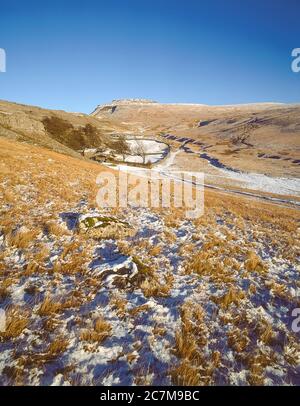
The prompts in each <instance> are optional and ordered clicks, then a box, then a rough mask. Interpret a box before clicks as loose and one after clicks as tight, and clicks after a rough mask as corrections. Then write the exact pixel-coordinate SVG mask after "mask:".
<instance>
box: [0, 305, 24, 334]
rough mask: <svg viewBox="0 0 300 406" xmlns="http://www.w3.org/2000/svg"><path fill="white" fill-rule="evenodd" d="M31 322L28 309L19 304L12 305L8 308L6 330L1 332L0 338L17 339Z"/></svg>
mask: <svg viewBox="0 0 300 406" xmlns="http://www.w3.org/2000/svg"><path fill="white" fill-rule="evenodd" d="M28 324H29V314H28V311H26V310H24V309H21V308H19V307H17V306H11V307H9V308H8V309H7V310H6V326H5V331H4V332H0V338H1V339H4V340H11V339H15V338H17V337H19V336H20V334H22V332H23V331H24V329H25V328H26V327H27V326H28Z"/></svg>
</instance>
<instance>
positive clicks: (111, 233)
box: [78, 214, 135, 238]
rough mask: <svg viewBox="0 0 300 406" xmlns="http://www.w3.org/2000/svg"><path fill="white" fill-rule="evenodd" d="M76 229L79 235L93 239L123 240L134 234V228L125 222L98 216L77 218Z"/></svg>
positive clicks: (86, 215)
mask: <svg viewBox="0 0 300 406" xmlns="http://www.w3.org/2000/svg"><path fill="white" fill-rule="evenodd" d="M78 227H79V231H80V232H81V233H86V234H88V236H90V237H93V238H123V237H126V236H133V235H134V234H135V230H134V228H133V227H131V226H130V224H129V223H127V222H126V221H122V220H120V219H118V218H116V217H112V216H105V215H100V214H83V215H81V216H79V219H78Z"/></svg>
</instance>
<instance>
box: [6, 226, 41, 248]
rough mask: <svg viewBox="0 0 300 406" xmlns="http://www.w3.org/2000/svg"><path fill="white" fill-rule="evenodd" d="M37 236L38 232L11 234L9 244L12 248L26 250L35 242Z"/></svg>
mask: <svg viewBox="0 0 300 406" xmlns="http://www.w3.org/2000/svg"><path fill="white" fill-rule="evenodd" d="M37 235H38V231H37V230H28V231H15V232H11V233H10V234H9V235H8V236H7V243H8V244H9V245H11V246H14V247H17V248H21V249H24V248H27V247H28V246H29V245H30V244H32V243H33V242H34V239H35V238H36V237H37Z"/></svg>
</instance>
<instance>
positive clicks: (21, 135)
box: [0, 101, 126, 156]
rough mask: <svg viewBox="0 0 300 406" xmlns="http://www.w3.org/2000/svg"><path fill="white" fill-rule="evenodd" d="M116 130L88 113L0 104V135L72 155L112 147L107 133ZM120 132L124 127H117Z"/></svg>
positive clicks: (107, 122)
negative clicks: (93, 148) (97, 148)
mask: <svg viewBox="0 0 300 406" xmlns="http://www.w3.org/2000/svg"><path fill="white" fill-rule="evenodd" d="M117 128H119V126H118V125H116V126H115V125H113V124H111V123H110V122H109V121H105V120H102V121H101V122H99V120H97V119H96V118H95V117H91V116H89V115H87V114H82V113H67V112H65V111H62V110H48V109H42V108H40V107H35V106H27V105H22V104H17V103H11V102H6V101H0V136H2V137H5V138H8V139H13V140H17V141H24V142H28V143H31V144H35V145H39V146H43V147H47V148H49V149H52V150H54V151H57V152H62V153H65V154H68V155H71V156H79V154H78V152H77V151H78V150H81V149H84V148H92V147H101V146H108V147H111V146H112V142H111V138H110V136H109V134H110V133H111V132H112V131H115V130H116V129H117ZM120 129H121V130H123V131H124V130H125V129H126V127H125V126H123V125H120Z"/></svg>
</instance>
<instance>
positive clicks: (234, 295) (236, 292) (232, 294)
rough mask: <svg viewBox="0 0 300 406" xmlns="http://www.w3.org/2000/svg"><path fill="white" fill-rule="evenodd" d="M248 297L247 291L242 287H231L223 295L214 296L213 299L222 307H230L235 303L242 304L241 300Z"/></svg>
mask: <svg viewBox="0 0 300 406" xmlns="http://www.w3.org/2000/svg"><path fill="white" fill-rule="evenodd" d="M245 297H246V295H245V292H243V291H242V290H241V289H238V288H235V287H230V288H229V290H228V291H227V292H226V293H225V294H224V295H223V296H221V297H215V296H212V298H211V299H212V300H213V301H214V302H215V303H217V304H218V305H219V306H220V307H221V308H222V309H228V307H229V306H230V305H231V304H232V303H233V304H235V305H236V306H238V305H239V304H240V301H241V300H243V299H244V298H245Z"/></svg>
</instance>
